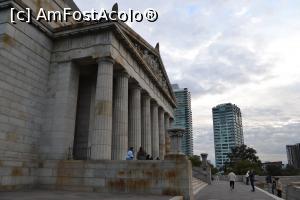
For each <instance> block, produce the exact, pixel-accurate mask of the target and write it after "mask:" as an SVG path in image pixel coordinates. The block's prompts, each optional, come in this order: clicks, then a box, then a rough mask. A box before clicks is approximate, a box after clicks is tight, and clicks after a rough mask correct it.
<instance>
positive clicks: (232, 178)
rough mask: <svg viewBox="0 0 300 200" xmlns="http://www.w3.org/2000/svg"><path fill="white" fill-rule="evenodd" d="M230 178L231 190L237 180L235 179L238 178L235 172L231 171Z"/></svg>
mask: <svg viewBox="0 0 300 200" xmlns="http://www.w3.org/2000/svg"><path fill="white" fill-rule="evenodd" d="M228 179H229V185H230V190H233V189H234V182H235V179H236V175H235V173H233V172H230V173H229V174H228Z"/></svg>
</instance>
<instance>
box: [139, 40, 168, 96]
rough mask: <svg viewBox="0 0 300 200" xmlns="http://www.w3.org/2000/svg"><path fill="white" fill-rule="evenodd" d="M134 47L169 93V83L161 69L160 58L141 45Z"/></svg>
mask: <svg viewBox="0 0 300 200" xmlns="http://www.w3.org/2000/svg"><path fill="white" fill-rule="evenodd" d="M134 46H135V48H136V49H137V51H138V52H139V54H140V55H141V57H142V58H143V59H144V61H145V62H146V63H147V64H148V65H149V66H150V68H151V70H152V72H153V73H154V74H155V75H156V78H157V79H158V81H159V84H160V85H161V86H162V88H163V89H164V90H165V91H166V92H168V86H167V81H166V79H165V77H164V75H163V72H162V70H161V68H160V63H159V61H158V58H157V57H156V56H155V55H153V54H152V53H151V52H149V51H148V50H147V49H143V48H142V47H141V46H140V45H138V44H134Z"/></svg>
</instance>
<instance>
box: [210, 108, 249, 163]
mask: <svg viewBox="0 0 300 200" xmlns="http://www.w3.org/2000/svg"><path fill="white" fill-rule="evenodd" d="M212 113H213V126H214V142H215V156H216V167H217V168H220V167H222V166H223V165H224V164H225V162H226V161H227V159H228V157H227V154H228V153H230V152H231V148H232V147H236V146H240V145H242V144H244V136H243V125H242V114H241V110H240V108H239V107H237V106H236V105H234V104H231V103H226V104H220V105H217V106H216V107H214V108H213V109H212Z"/></svg>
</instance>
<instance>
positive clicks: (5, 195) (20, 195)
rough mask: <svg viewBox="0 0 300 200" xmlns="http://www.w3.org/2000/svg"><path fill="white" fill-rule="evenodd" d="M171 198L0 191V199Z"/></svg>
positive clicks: (137, 199)
mask: <svg viewBox="0 0 300 200" xmlns="http://www.w3.org/2000/svg"><path fill="white" fill-rule="evenodd" d="M171 198H172V197H171V196H160V195H137V194H109V193H95V192H71V191H53V190H29V191H16V192H0V200H117V199H121V200H141V199H142V200H152V199H154V200H167V199H168V200H169V199H171Z"/></svg>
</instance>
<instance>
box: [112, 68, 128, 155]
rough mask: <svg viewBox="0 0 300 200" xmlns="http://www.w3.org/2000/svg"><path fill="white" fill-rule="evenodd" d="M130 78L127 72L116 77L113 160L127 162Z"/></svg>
mask: <svg viewBox="0 0 300 200" xmlns="http://www.w3.org/2000/svg"><path fill="white" fill-rule="evenodd" d="M128 78H129V76H128V74H127V73H126V72H125V71H122V72H119V73H117V74H116V76H115V82H114V84H115V87H114V96H113V132H112V154H111V155H112V160H125V158H126V155H127V150H128Z"/></svg>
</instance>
